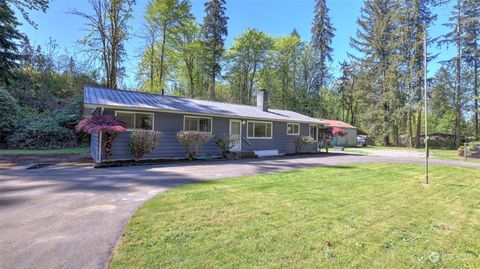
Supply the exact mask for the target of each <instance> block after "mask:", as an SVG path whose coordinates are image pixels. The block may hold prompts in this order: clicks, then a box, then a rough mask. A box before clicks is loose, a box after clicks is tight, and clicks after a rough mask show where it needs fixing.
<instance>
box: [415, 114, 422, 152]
mask: <svg viewBox="0 0 480 269" xmlns="http://www.w3.org/2000/svg"><path fill="white" fill-rule="evenodd" d="M421 132H422V110H421V109H419V110H418V111H417V131H416V135H415V148H419V147H420V146H421V144H420V137H421V136H422V134H421Z"/></svg>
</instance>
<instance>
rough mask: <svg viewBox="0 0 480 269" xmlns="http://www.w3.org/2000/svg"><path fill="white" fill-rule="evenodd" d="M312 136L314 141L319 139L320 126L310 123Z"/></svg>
mask: <svg viewBox="0 0 480 269" xmlns="http://www.w3.org/2000/svg"><path fill="white" fill-rule="evenodd" d="M310 137H311V138H313V140H314V141H317V140H318V127H317V126H316V125H310Z"/></svg>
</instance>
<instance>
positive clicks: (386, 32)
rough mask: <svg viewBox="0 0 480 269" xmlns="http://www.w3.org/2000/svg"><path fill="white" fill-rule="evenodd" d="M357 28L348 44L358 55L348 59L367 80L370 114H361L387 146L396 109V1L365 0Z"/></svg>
mask: <svg viewBox="0 0 480 269" xmlns="http://www.w3.org/2000/svg"><path fill="white" fill-rule="evenodd" d="M357 23H358V25H359V27H360V28H359V29H358V30H357V36H356V38H352V39H351V42H350V45H351V46H352V47H353V48H354V49H356V50H357V51H358V53H359V54H360V55H352V54H350V56H351V57H352V58H354V59H355V60H356V61H358V62H359V63H360V66H361V68H363V69H364V70H366V72H367V73H368V76H369V77H370V78H371V79H370V82H369V86H368V88H369V89H368V91H367V92H365V95H370V96H371V97H370V102H371V103H370V106H371V109H370V114H368V115H365V117H366V119H365V120H367V121H369V122H370V124H371V129H372V131H374V132H375V133H376V135H378V136H382V137H383V139H382V140H383V142H382V143H383V144H384V145H390V144H391V136H392V135H395V134H397V131H398V125H397V122H396V121H395V118H394V115H395V109H396V108H397V107H399V104H398V101H399V100H398V99H399V98H398V94H397V92H396V90H397V85H396V84H397V83H398V80H399V79H398V74H397V73H396V72H397V64H398V63H397V57H398V55H396V52H397V50H398V48H397V46H398V38H397V36H396V32H395V29H396V28H397V26H398V2H397V1H395V0H366V1H365V3H364V6H363V7H362V9H361V17H360V18H359V19H358V21H357Z"/></svg>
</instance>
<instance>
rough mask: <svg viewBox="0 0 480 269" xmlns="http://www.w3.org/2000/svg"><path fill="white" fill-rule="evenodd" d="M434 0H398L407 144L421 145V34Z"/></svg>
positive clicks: (432, 17) (428, 20) (429, 17)
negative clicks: (399, 4)
mask: <svg viewBox="0 0 480 269" xmlns="http://www.w3.org/2000/svg"><path fill="white" fill-rule="evenodd" d="M436 2H437V0H413V1H410V0H403V1H401V11H400V16H399V20H400V25H401V27H400V28H399V31H400V33H399V34H400V35H402V38H401V48H400V49H401V52H400V53H401V56H400V57H401V58H402V59H401V61H403V63H404V74H403V75H404V76H403V79H404V84H405V85H406V87H405V88H406V89H405V94H406V96H407V146H408V147H412V146H415V147H420V136H421V119H422V113H421V108H422V105H421V102H422V100H423V98H422V96H423V95H422V87H423V74H424V68H425V67H424V64H423V63H424V61H423V57H424V49H423V37H424V34H425V32H426V31H427V29H428V27H429V26H430V25H431V24H432V22H433V21H434V20H435V19H436V16H435V15H434V14H433V13H432V12H431V6H432V5H434V4H436ZM415 113H416V116H417V119H416V123H417V126H416V135H415V142H414V141H413V120H414V119H413V117H414V116H415V115H414V114H415Z"/></svg>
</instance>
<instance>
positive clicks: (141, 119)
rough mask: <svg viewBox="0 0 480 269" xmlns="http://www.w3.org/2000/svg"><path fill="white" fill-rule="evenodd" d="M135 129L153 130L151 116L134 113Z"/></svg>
mask: <svg viewBox="0 0 480 269" xmlns="http://www.w3.org/2000/svg"><path fill="white" fill-rule="evenodd" d="M135 129H142V130H153V115H152V114H142V113H136V114H135Z"/></svg>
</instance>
